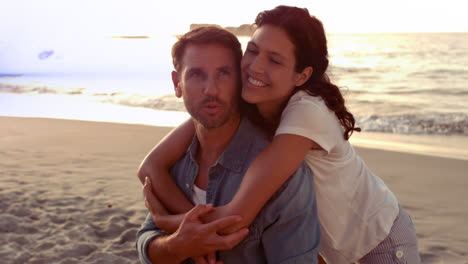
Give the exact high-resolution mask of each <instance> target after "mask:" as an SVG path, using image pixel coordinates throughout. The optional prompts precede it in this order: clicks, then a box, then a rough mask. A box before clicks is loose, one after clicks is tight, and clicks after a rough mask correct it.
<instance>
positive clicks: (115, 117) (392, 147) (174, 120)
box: [0, 99, 468, 160]
mask: <svg viewBox="0 0 468 264" xmlns="http://www.w3.org/2000/svg"><path fill="white" fill-rule="evenodd" d="M34 100H36V99H34ZM67 103H68V106H70V103H71V104H72V106H73V102H67ZM86 103H87V104H89V107H90V108H92V109H93V110H94V111H96V112H98V113H99V114H91V113H83V112H80V111H75V112H74V113H75V115H74V116H70V115H69V114H67V113H66V114H62V113H60V112H59V108H60V107H59V106H54V107H51V108H50V109H42V110H41V111H38V112H36V114H33V113H32V110H28V111H25V112H24V113H21V112H19V109H10V111H5V110H3V111H0V117H17V118H43V119H59V120H70V121H84V122H86V121H88V122H102V123H113V124H123V125H141V126H150V127H168V128H173V127H175V126H178V125H179V124H180V123H182V122H183V121H184V120H186V119H188V118H189V115H188V113H185V112H177V111H164V110H153V109H148V108H137V107H129V106H122V105H109V104H104V103H97V102H80V103H79V106H80V107H81V106H83V105H84V104H86ZM74 108H75V109H78V105H77V106H76V107H74ZM350 142H351V144H352V145H353V146H355V147H359V148H369V149H380V150H387V151H395V152H402V153H412V154H418V155H425V156H434V157H441V158H452V159H458V160H468V137H464V136H459V135H455V136H453V135H404V134H390V133H382V132H355V133H353V135H352V136H351V138H350Z"/></svg>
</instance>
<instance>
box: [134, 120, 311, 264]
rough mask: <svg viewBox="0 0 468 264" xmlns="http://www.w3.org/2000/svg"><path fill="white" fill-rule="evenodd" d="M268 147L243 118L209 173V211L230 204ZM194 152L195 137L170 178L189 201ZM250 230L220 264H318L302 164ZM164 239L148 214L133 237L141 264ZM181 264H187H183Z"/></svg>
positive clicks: (307, 178) (307, 174)
mask: <svg viewBox="0 0 468 264" xmlns="http://www.w3.org/2000/svg"><path fill="white" fill-rule="evenodd" d="M269 143H270V142H269V141H268V139H267V137H266V136H265V135H264V133H263V132H261V131H260V130H259V128H257V127H255V126H254V125H253V124H252V123H251V122H250V121H249V120H248V119H247V118H243V119H242V121H241V123H240V125H239V128H238V129H237V132H236V134H235V135H234V136H233V138H232V140H231V142H230V143H229V144H228V146H227V148H226V149H225V151H224V152H223V154H222V155H221V157H220V158H219V159H218V161H217V162H216V163H215V164H214V165H213V166H212V167H210V169H209V171H208V177H209V179H208V187H207V190H206V192H207V197H206V198H207V203H212V204H213V205H214V206H221V205H225V204H227V203H229V202H230V201H231V199H232V198H233V196H234V194H235V193H236V191H237V190H238V189H239V186H240V183H241V181H242V178H243V177H244V174H245V172H246V171H247V169H248V168H249V165H250V163H251V162H252V161H253V160H254V159H255V158H256V156H257V155H258V154H259V152H260V151H261V150H262V149H263V148H264V147H265V146H267V145H268V144H269ZM197 148H198V140H197V139H196V137H194V140H193V142H192V144H191V145H190V147H189V149H188V151H187V153H186V154H185V155H184V157H182V159H180V160H179V161H178V162H177V163H176V164H175V165H174V167H173V168H172V170H171V175H172V177H173V178H174V180H175V181H176V183H177V185H178V186H179V188H181V190H182V191H183V192H184V193H185V195H186V196H187V198H188V199H189V200H192V193H193V185H194V182H195V178H196V176H197V174H198V165H197V162H196V160H195V157H196V155H195V154H196V153H197ZM285 155H287V153H285ZM276 166H278V165H276ZM249 231H250V232H249V234H248V236H247V237H246V238H245V239H244V240H243V241H242V242H241V243H239V244H238V245H237V246H235V247H234V248H233V249H231V250H227V251H220V252H218V259H219V260H221V261H223V262H224V263H225V264H229V263H317V254H318V250H319V241H320V231H319V224H318V218H317V204H316V200H315V192H314V188H313V183H312V173H311V171H310V169H309V167H308V166H307V165H305V164H302V165H301V166H300V167H299V168H298V169H297V171H296V172H295V173H294V175H292V176H291V177H290V178H289V180H287V181H286V183H285V184H284V185H283V186H282V187H281V188H280V189H279V190H278V191H277V192H276V193H275V194H274V195H273V197H272V198H271V199H270V200H269V201H268V203H267V204H266V205H265V206H264V207H263V209H262V210H261V211H260V213H259V214H258V215H257V217H256V219H255V220H254V222H253V223H252V224H251V225H250V227H249ZM163 235H167V233H165V232H164V231H162V230H160V229H158V227H157V226H156V225H155V224H154V222H153V220H152V218H151V215H150V214H148V216H147V218H146V221H145V223H144V224H143V225H142V227H141V229H140V230H139V232H138V234H137V250H138V255H139V258H140V261H141V263H151V261H150V260H149V258H148V255H147V246H148V244H149V243H150V242H151V241H152V240H153V239H155V238H156V237H158V236H163ZM183 263H192V262H191V260H190V259H188V260H186V261H185V262H183Z"/></svg>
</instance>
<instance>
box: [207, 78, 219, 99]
mask: <svg viewBox="0 0 468 264" xmlns="http://www.w3.org/2000/svg"><path fill="white" fill-rule="evenodd" d="M204 92H205V94H206V95H209V96H216V95H218V92H219V87H218V82H217V80H216V78H208V80H207V81H206V85H205V90H204Z"/></svg>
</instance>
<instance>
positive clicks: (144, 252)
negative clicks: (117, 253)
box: [136, 214, 167, 264]
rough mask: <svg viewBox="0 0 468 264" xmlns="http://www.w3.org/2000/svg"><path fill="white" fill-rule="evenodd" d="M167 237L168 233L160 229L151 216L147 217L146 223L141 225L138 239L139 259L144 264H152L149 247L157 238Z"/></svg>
mask: <svg viewBox="0 0 468 264" xmlns="http://www.w3.org/2000/svg"><path fill="white" fill-rule="evenodd" d="M163 235H167V233H166V232H164V231H163V230H161V229H159V228H158V227H157V226H156V224H155V223H154V221H153V218H151V214H148V215H147V216H146V220H145V222H144V223H143V224H142V225H141V227H140V230H138V233H137V238H136V248H137V251H138V258H139V259H140V262H141V263H143V264H151V260H150V259H149V257H148V245H149V243H151V241H153V240H154V239H156V238H157V237H160V236H163Z"/></svg>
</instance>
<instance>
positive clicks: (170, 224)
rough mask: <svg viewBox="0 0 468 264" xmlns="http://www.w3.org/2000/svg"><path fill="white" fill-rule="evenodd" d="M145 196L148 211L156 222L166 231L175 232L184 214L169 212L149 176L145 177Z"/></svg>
mask: <svg viewBox="0 0 468 264" xmlns="http://www.w3.org/2000/svg"><path fill="white" fill-rule="evenodd" d="M143 196H144V199H145V205H146V208H148V211H149V212H150V213H151V217H152V218H153V221H154V223H156V225H157V226H158V227H159V228H161V229H162V230H164V231H166V232H169V233H173V232H175V231H176V230H177V228H178V227H179V225H180V223H181V222H182V219H183V217H184V215H183V214H181V215H171V214H170V213H169V211H168V210H167V209H166V207H164V205H163V204H162V203H161V201H159V199H158V198H157V197H156V195H155V194H154V193H153V189H152V187H151V179H150V178H149V177H146V178H145V184H144V186H143Z"/></svg>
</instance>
